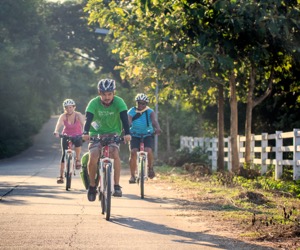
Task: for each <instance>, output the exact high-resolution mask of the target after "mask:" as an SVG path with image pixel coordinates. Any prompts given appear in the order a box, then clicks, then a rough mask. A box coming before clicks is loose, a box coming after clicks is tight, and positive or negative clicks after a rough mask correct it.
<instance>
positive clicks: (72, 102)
mask: <svg viewBox="0 0 300 250" xmlns="http://www.w3.org/2000/svg"><path fill="white" fill-rule="evenodd" d="M66 106H76V104H75V102H74V101H73V100H72V99H66V100H64V102H63V107H66Z"/></svg>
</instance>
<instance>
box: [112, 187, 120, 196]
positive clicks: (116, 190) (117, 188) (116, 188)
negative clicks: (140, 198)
mask: <svg viewBox="0 0 300 250" xmlns="http://www.w3.org/2000/svg"><path fill="white" fill-rule="evenodd" d="M114 188H115V191H114V193H113V196H115V197H122V190H121V186H120V185H115V186H114Z"/></svg>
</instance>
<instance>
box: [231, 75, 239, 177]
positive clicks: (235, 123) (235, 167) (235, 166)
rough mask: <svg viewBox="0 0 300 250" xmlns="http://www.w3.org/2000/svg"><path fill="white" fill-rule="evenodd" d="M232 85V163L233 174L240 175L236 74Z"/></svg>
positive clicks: (232, 77)
mask: <svg viewBox="0 0 300 250" xmlns="http://www.w3.org/2000/svg"><path fill="white" fill-rule="evenodd" d="M229 84H230V110H231V113H230V136H231V161H232V169H231V170H232V172H234V173H238V171H239V155H238V154H239V152H238V144H237V143H238V142H237V135H238V108H237V97H236V81H235V75H234V72H231V74H230V76H229Z"/></svg>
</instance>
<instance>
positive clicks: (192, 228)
mask: <svg viewBox="0 0 300 250" xmlns="http://www.w3.org/2000/svg"><path fill="white" fill-rule="evenodd" d="M55 122H56V118H52V119H51V120H50V121H49V122H48V123H47V124H45V126H44V127H43V128H42V130H41V132H40V134H39V135H38V136H36V138H35V143H34V146H33V147H31V148H30V149H28V150H27V151H25V152H23V153H22V154H20V155H18V156H17V157H14V158H11V159H8V160H2V161H0V249H114V250H115V249H144V250H147V249H159V250H163V249H168V250H170V249H172V250H176V249H180V250H184V249H210V250H211V249H270V248H260V247H258V246H255V245H251V244H244V243H243V242H239V241H236V240H233V239H230V238H226V237H220V236H218V235H211V234H209V233H207V230H205V229H203V228H205V227H204V226H205V222H197V223H190V222H188V221H186V220H185V219H184V218H180V217H176V216H175V213H174V210H173V208H174V204H172V203H171V202H166V199H162V197H160V191H159V190H158V189H153V190H147V196H146V197H145V199H144V200H141V199H140V197H139V196H138V190H137V186H136V185H129V184H128V179H129V175H128V170H122V177H121V185H122V186H123V197H122V198H113V200H112V215H111V220H110V221H106V220H105V218H104V216H103V215H102V214H101V212H100V206H99V202H89V201H87V198H86V191H85V190H84V188H83V184H82V183H81V179H80V177H79V175H77V176H75V177H74V179H73V181H72V189H71V191H65V186H64V185H57V184H56V176H57V173H58V162H59V158H60V150H59V147H60V145H59V140H58V139H56V138H55V137H54V136H52V131H53V128H54V125H55ZM84 150H86V146H85V148H84ZM206 227H207V225H206Z"/></svg>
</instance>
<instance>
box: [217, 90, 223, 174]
mask: <svg viewBox="0 0 300 250" xmlns="http://www.w3.org/2000/svg"><path fill="white" fill-rule="evenodd" d="M217 165H218V166H217V171H218V172H223V171H224V170H225V167H224V87H223V85H222V84H218V160H217Z"/></svg>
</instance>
